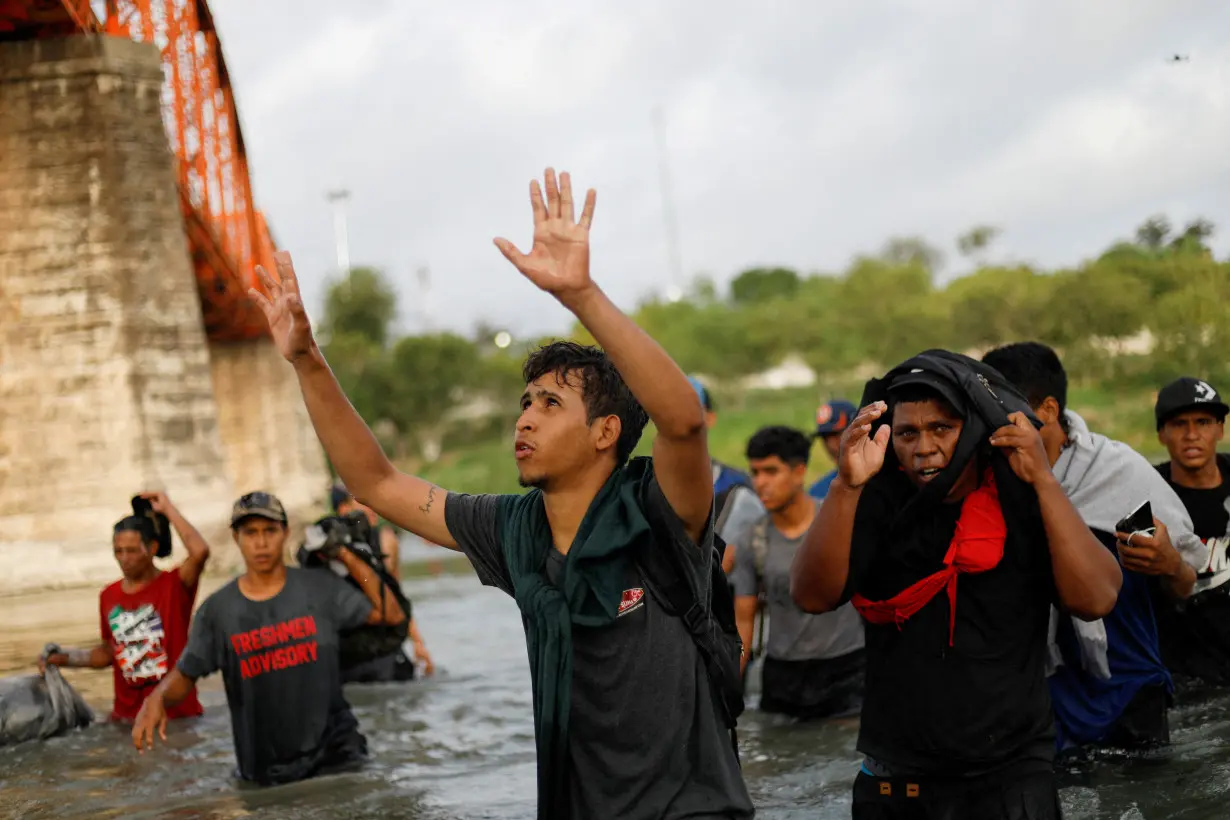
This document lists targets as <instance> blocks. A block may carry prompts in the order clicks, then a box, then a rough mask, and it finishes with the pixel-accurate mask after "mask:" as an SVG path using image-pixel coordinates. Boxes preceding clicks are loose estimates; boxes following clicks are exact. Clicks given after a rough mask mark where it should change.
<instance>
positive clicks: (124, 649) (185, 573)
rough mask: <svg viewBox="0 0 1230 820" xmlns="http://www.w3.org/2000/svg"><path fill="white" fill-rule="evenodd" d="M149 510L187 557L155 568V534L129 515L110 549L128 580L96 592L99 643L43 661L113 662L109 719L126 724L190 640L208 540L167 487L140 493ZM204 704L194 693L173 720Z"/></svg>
mask: <svg viewBox="0 0 1230 820" xmlns="http://www.w3.org/2000/svg"><path fill="white" fill-rule="evenodd" d="M140 495H141V498H144V499H145V500H146V501H148V502H149V505H150V509H152V510H153V511H154V512H156V513H161V514H162V515H165V516H166V517H167V520H168V522H169V523H170V524H171V526H172V527H173V528H174V529H175V532H176V534H177V535H179V540H180V541H181V542H182V543H183V545H184V549H185V551H187V553H188V555H187V557H186V558H185V559H184V562H183V563H182V564H180V565H179V566H177V567H175V568H173V569H170V570H168V571H166V572H163V571H162V570H160V569H158V567H156V566H155V565H154V558H155V557H156V556H157V552H158V539H157V536H156V533H155V531H154V524H153V522H152V521H151V520H150V519H149V518H148V517H146V516H138V515H128V516H125V517H124V518H121V519H120V520H119V521H117V522H116V524H115V527H114V528H113V530H112V533H111V547H112V550H113V551H114V553H115V560H116V563H118V564H119V565H120V572H121V573H123V576H124V577H123V578H121V579H120V580H118V581H116V582H115V583H113V584H111V585H110V586H108V587H106V588H105V589H104V590H103V591H102V593H101V594H100V595H99V596H98V614H99V623H100V629H101V641H100V643H98V645H96V646H94V647H91V648H90V649H68V650H65V651H62V652H57V653H55V654H53V655H49V656H48V657H47V658H45V659H42V658H40V660H39V667H40V670H41V668H42V666H43V665H44V664H45V663H50V664H55V665H57V666H88V667H90V668H92V669H105V668H106V667H108V666H110V667H111V668H112V670H113V674H114V677H115V701H114V703H113V705H112V707H111V720H114V721H122V722H125V723H129V722H131V721H133V720H134V719H135V718H136V717H137V712H138V711H139V710H140V709H141V704H142V703H144V702H145V698H146V697H147V696H148V695H149V694H150V693H151V692H153V691H154V687H155V686H157V685H158V682H159V681H161V680H162V679H163V678H164V677H166V674H167V673H168V672H169V671H171V669H173V668H174V666H175V663H176V661H178V660H179V655H180V653H181V652H183V651H184V646H185V645H186V644H187V643H188V622H189V620H190V619H191V617H192V605H193V604H194V603H195V602H196V593H197V586H198V582H199V581H200V578H201V572H202V571H203V570H204V569H205V563H206V562H207V561H208V560H209V544H208V543H206V541H205V539H204V538H203V537H201V534H200V533H199V532H198V531H197V529H196V527H194V526H192V524H191V523H189V521H188V519H186V518H184V516H183V514H182V513H181V512H180V511H179V509H178V508H177V507H176V506H175V505H174V504H173V503H171V499H170V498H168V497H167V494H166V493H164V492H145V493H141V494H140ZM201 713H202V710H201V704H200V701H198V700H197V698H196V694H195V693H193V694H191V695H189V696H188V697H187V698H185V699H184V700H183V701H182V702H180V703H179V704H177V705H176V706H175V707H174V708H172V709H170V710H169V712H168V717H171V718H182V717H198V716H199V715H201Z"/></svg>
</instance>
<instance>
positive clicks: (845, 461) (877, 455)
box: [837, 401, 893, 489]
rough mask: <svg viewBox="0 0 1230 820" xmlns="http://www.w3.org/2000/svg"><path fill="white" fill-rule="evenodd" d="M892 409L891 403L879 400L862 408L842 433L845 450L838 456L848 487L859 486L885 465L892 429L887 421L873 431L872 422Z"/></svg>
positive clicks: (842, 444)
mask: <svg viewBox="0 0 1230 820" xmlns="http://www.w3.org/2000/svg"><path fill="white" fill-rule="evenodd" d="M887 411H888V405H887V404H885V403H884V402H882V401H877V402H874V403H872V404H869V405H867V406H866V407H864V408H863V409H862V410H859V411H858V415H857V416H855V417H854V421H852V422H850V426H849V427H847V428H846V429H845V432H843V433H842V434H841V451H840V453H838V456H837V472H838V474H839V475H840V476H841V481H842V483H843V484H845V485H846V486H847V487H851V488H854V489H857V488H859V487H861V486H863V485H864V484H866V483H867V482H868V481H870V480H871V477H872V476H874V475H875V474H876V473H878V472H880V468H881V467H883V466H884V454H885V453H886V452H888V440H889V438H890V437H891V436H892V432H893V431H892V430H891V429H890V428H889V426H888V425H887V424H885V425H883V426H882V427H881V428H880V429H879V430H876V434H875V435H874V436H872V435H870V433H871V425H872V423H873V422H875V420H876V419H878V418H879V417H880V416H882V415H884V413H885V412H887Z"/></svg>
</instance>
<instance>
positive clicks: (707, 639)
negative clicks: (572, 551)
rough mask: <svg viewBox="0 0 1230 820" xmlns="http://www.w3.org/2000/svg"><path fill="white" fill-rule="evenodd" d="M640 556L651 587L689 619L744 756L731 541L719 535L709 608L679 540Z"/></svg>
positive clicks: (740, 644) (733, 740)
mask: <svg viewBox="0 0 1230 820" xmlns="http://www.w3.org/2000/svg"><path fill="white" fill-rule="evenodd" d="M653 541H655V542H656V543H652V544H647V545H646V547H645V548H644V549H642V551H641V553H640V555H639V556H638V557H637V564H638V566H639V568H640V570H641V574H642V575H643V576H644V578H645V586H646V587H648V588H649V591H650V593H651V594H652V595H653V596H654V598H656V599H657V601H658V603H660V604H661V605H662V607H663V608H664V609H666V610H667V612H669V613H670V614H671V615H674V616H676V617H678V618H680V619H682V620H683V623H684V625H685V626H686V627H687V630H688V634H690V635H691V636H692V640H693V642H694V643H695V644H696V649H697V651H699V652H700V657H701V660H702V661H704V664H705V671H706V672H707V673H708V677H709V682H710V683H711V684H712V685H713V691H714V695H715V698H714V699H715V701H716V703H717V706H718V711H719V712H720V713H721V716H722V722H723V723H724V724H725V725H726V728H727V729H728V730H729V731H730V742H731V745H732V746H734V749H735V759H736V760H737V759H738V757H739V741H738V736H737V734H736V730H735V726H736V723H737V722H738V718H739V715H741V714H743V708H744V702H743V676H742V673H741V671H740V665H741V664H740V661H741V659H742V656H743V640H742V639H741V638H740V637H739V629H738V627H737V626H736V625H735V601H734V596H733V595H732V594H731V590H730V585H729V584H728V583H727V581H726V573H724V572H723V571H722V555H723V553H724V552H725V551H726V542H725V541H723V540H722V539H721V538H720V537H719V536H718V535H717V534H716V533H715V534H714V536H713V555H712V556H710V559H709V579H708V580H709V589H710V592H711V596H712V597H711V599H710V602H709V606H705V602H704V601H702V600H700V599H699V597H698V595H697V591H696V590H695V588H694V586H693V584H692V583H690V582H689V580H688V579H689V578H690V577H692V575H693V572H692V570H691V568H690V567H688V566H687V565H686V564H685V563H684V562H685V561H687V560H688V559H686V558H684V557H683V556H681V555H680V554H679V549H680V546H679V545H678V544H676V543H675V542H674V540H673V539H653Z"/></svg>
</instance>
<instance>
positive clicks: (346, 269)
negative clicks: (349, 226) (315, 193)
mask: <svg viewBox="0 0 1230 820" xmlns="http://www.w3.org/2000/svg"><path fill="white" fill-rule="evenodd" d="M325 199H327V200H329V202H330V203H331V204H332V205H333V238H334V241H335V242H336V243H337V267H338V269H339V270H340V271H341V272H342V276H344V277H346V279H347V280H349V279H350V244H349V240H348V239H347V237H346V203H347V202H348V201H349V200H350V191H348V190H346V189H345V188H338V189H337V190H333V191H329V192H328V193H327V194H325Z"/></svg>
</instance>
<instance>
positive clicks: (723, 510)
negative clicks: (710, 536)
mask: <svg viewBox="0 0 1230 820" xmlns="http://www.w3.org/2000/svg"><path fill="white" fill-rule="evenodd" d="M739 486H740V485H738V484H731V485H730V486H729V487H727V488H726V489H724V490H722V491H721V492H720V493H718V494H717V495H716V496H714V497H713V508H714V509H715V510H717V519H716V520H715V521H714V523H713V531H714V532H722V530H723V529H724V528H725V527H726V519H728V518H730V513H731V511H732V510H733V509H734V506H735V505H734V504H731V503H730V497H731V496H732V495H734V492H735V490H737V489H739Z"/></svg>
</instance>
